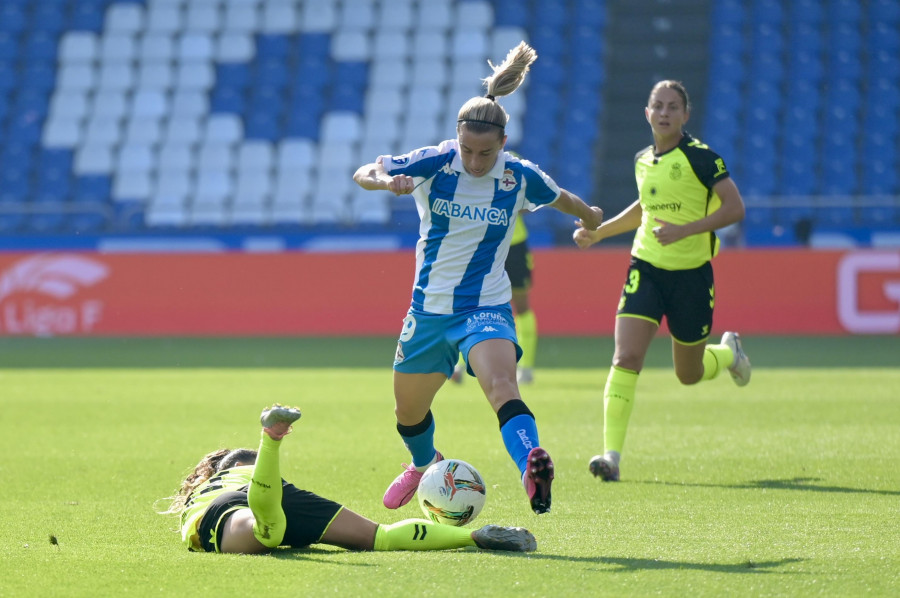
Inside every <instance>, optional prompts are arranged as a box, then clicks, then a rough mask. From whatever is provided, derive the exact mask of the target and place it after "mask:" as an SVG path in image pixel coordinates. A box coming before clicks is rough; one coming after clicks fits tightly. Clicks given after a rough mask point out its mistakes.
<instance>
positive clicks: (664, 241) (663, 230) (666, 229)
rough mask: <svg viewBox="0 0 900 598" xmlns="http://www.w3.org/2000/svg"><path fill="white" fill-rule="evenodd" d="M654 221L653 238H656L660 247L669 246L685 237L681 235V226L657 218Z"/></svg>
mask: <svg viewBox="0 0 900 598" xmlns="http://www.w3.org/2000/svg"><path fill="white" fill-rule="evenodd" d="M654 220H655V221H656V226H654V227H653V236H655V237H656V240H657V241H659V244H660V245H671V244H672V243H674V242H676V241H680V240H682V239H683V238H685V236H687V235H685V234H684V233H683V227H682V226H681V225H678V224H672V223H671V222H666V221H665V220H660V219H659V218H654Z"/></svg>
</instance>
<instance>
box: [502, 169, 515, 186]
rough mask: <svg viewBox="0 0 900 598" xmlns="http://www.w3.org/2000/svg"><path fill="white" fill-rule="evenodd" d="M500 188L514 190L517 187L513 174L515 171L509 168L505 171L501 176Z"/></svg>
mask: <svg viewBox="0 0 900 598" xmlns="http://www.w3.org/2000/svg"><path fill="white" fill-rule="evenodd" d="M499 184H500V188H501V189H503V190H504V191H512V190H513V189H515V188H516V177H514V176H513V171H512V170H510V169H509V168H507V169H506V170H504V171H503V177H501V178H500V183H499Z"/></svg>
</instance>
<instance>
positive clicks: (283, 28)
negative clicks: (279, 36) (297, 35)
mask: <svg viewBox="0 0 900 598" xmlns="http://www.w3.org/2000/svg"><path fill="white" fill-rule="evenodd" d="M261 9H262V15H261V18H260V27H259V28H260V31H261V32H262V33H293V32H295V31H297V29H298V28H299V25H300V18H299V14H298V12H297V7H296V6H295V5H294V4H293V3H291V2H265V3H264V4H263V5H262V7H261Z"/></svg>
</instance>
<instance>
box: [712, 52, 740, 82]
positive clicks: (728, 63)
mask: <svg viewBox="0 0 900 598" xmlns="http://www.w3.org/2000/svg"><path fill="white" fill-rule="evenodd" d="M711 60H712V62H711V63H710V65H709V70H710V73H709V79H710V80H711V81H728V82H732V83H735V84H741V83H743V82H744V79H745V73H746V71H747V66H746V64H745V62H744V58H743V55H742V54H740V53H739V52H728V51H722V52H719V53H718V54H716V55H714V56H712V57H711Z"/></svg>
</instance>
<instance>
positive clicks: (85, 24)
mask: <svg viewBox="0 0 900 598" xmlns="http://www.w3.org/2000/svg"><path fill="white" fill-rule="evenodd" d="M105 10H106V7H105V6H104V4H103V2H98V1H90V0H79V1H78V2H76V3H75V4H74V6H73V7H72V14H71V15H70V16H69V24H68V27H69V29H72V30H74V31H96V32H98V33H99V32H100V31H102V30H103V17H104V14H105Z"/></svg>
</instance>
